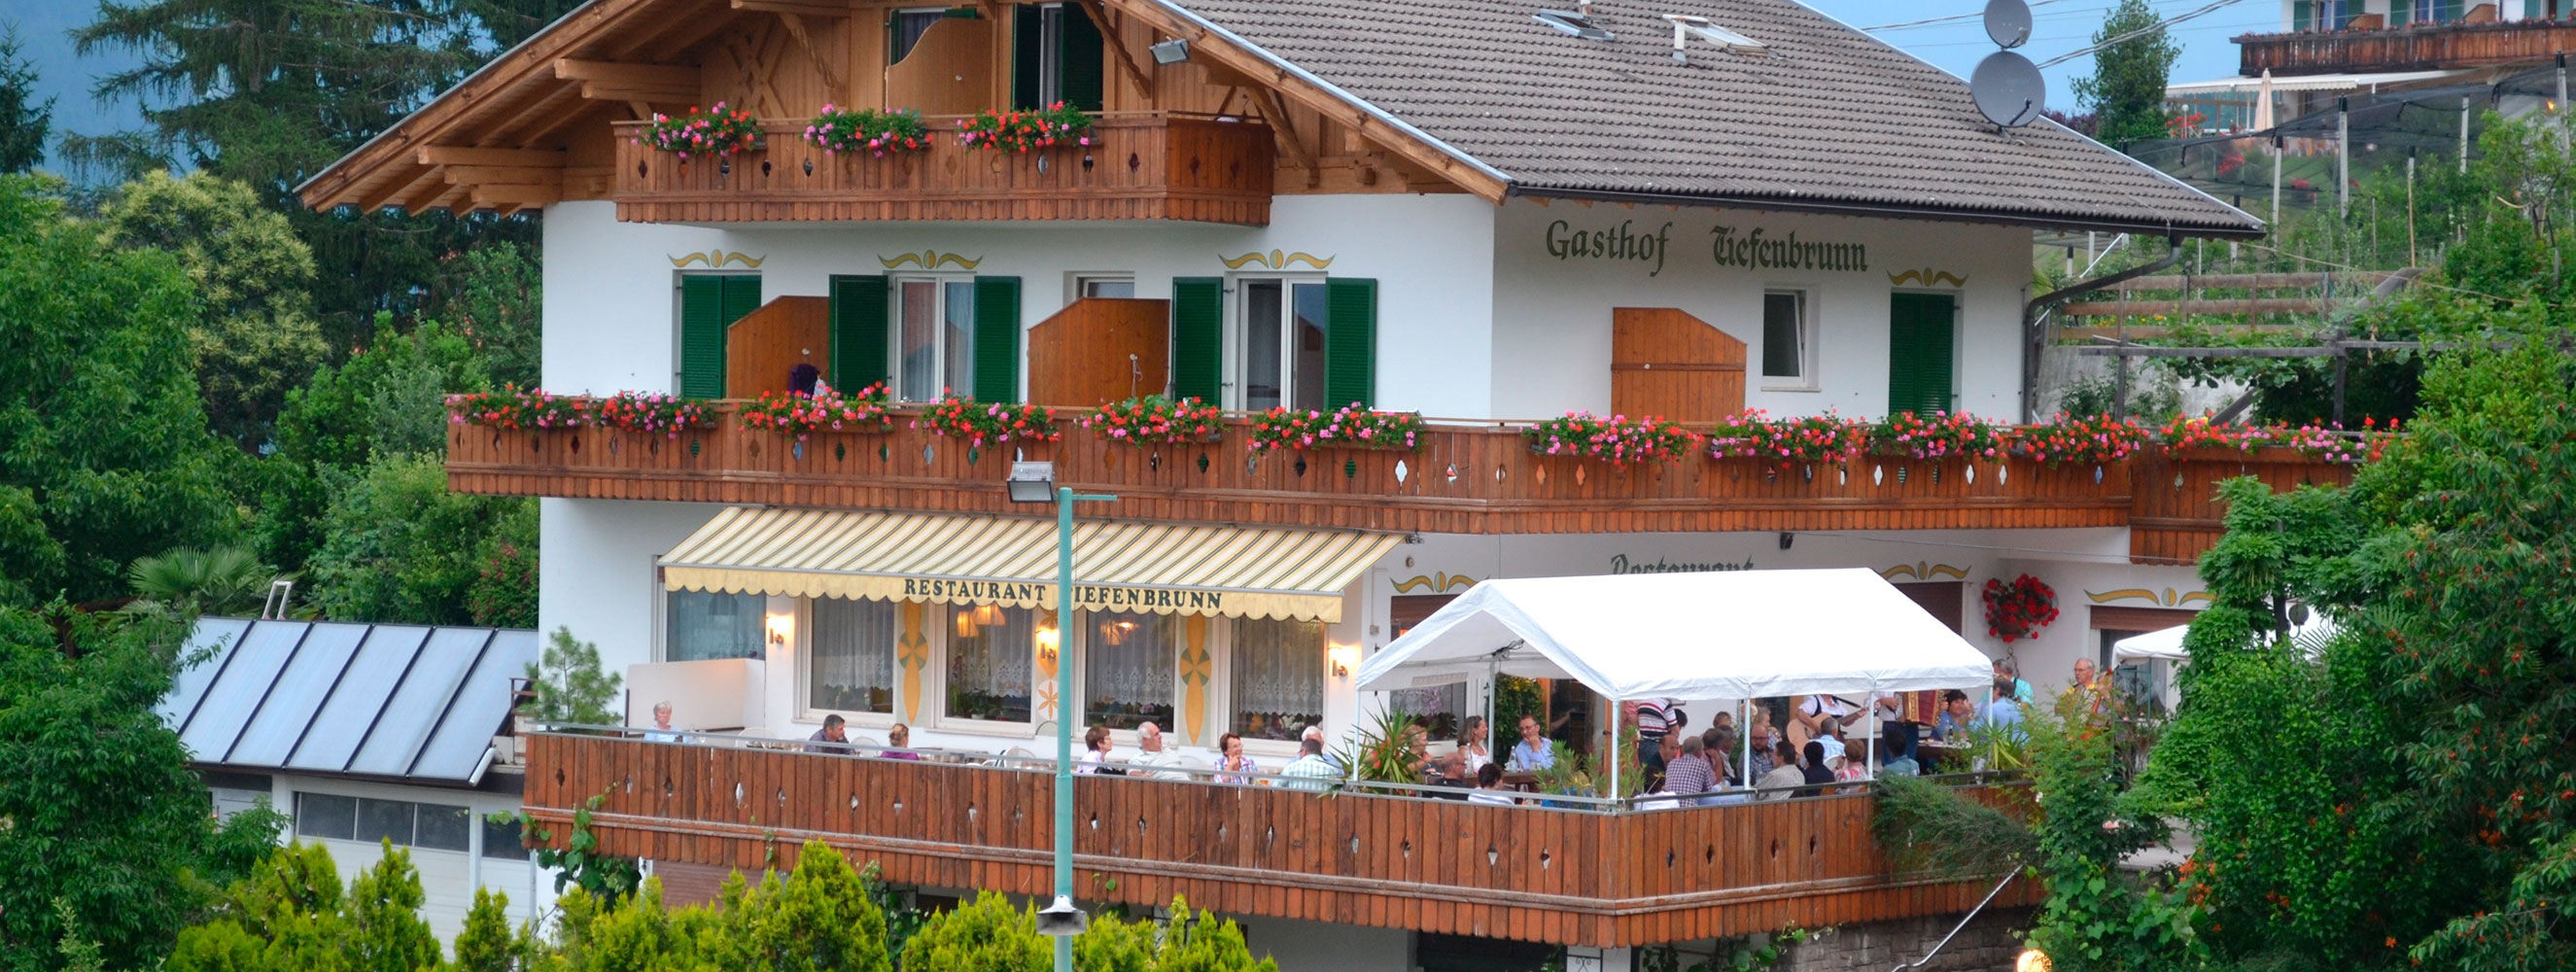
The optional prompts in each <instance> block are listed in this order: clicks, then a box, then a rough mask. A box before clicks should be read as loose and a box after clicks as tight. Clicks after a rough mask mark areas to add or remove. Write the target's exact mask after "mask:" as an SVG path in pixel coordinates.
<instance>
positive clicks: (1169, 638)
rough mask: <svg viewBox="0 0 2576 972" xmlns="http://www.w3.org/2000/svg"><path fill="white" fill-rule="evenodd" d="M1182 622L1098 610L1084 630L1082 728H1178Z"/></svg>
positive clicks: (1164, 616) (1088, 617) (1167, 617)
mask: <svg viewBox="0 0 2576 972" xmlns="http://www.w3.org/2000/svg"><path fill="white" fill-rule="evenodd" d="M1181 623H1182V622H1181V618H1180V617H1179V616H1178V615H1172V614H1154V613H1151V612H1145V613H1136V614H1130V613H1127V612H1124V611H1093V612H1089V613H1087V614H1086V615H1085V617H1084V619H1083V624H1082V627H1081V629H1080V630H1081V631H1082V634H1083V639H1084V641H1083V646H1082V647H1083V651H1082V656H1081V657H1082V668H1081V676H1082V678H1081V682H1082V723H1081V724H1082V725H1083V726H1084V727H1086V728H1088V727H1091V726H1107V727H1108V728H1110V729H1112V730H1118V731H1124V730H1131V729H1134V728H1136V727H1137V726H1139V725H1142V724H1144V723H1147V722H1151V723H1154V724H1156V725H1160V726H1170V725H1172V724H1173V721H1172V717H1173V715H1174V714H1175V712H1177V711H1178V710H1177V709H1176V708H1175V702H1176V700H1177V699H1178V698H1179V687H1180V667H1179V656H1180V642H1181V639H1180V629H1181Z"/></svg>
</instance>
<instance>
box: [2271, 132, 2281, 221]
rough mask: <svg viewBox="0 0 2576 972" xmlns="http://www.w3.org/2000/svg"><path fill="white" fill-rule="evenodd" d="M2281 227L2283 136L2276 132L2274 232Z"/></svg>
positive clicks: (2273, 153)
mask: <svg viewBox="0 0 2576 972" xmlns="http://www.w3.org/2000/svg"><path fill="white" fill-rule="evenodd" d="M2280 225H2281V135H2280V133H2279V132H2277V131H2275V132H2274V133H2273V134H2272V226H2273V229H2274V231H2275V232H2277V231H2278V230H2279V228H2280Z"/></svg>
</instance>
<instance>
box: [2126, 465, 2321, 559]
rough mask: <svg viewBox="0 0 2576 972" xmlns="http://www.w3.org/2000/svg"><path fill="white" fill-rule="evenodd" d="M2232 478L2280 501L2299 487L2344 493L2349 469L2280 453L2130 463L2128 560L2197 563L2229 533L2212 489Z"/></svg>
mask: <svg viewBox="0 0 2576 972" xmlns="http://www.w3.org/2000/svg"><path fill="white" fill-rule="evenodd" d="M2238 476H2252V477H2255V478H2256V479H2260V480H2262V481H2263V484H2264V485H2266V486H2270V487H2271V488H2272V491H2273V492H2275V493H2286V492H2289V491H2290V490H2293V489H2297V488H2299V487H2301V486H2343V485H2348V484H2350V483H2351V482H2352V467H2351V466H2347V465H2342V464H2339V463H2329V462H2321V461H2318V460H2317V459H2315V458H2313V457H2310V456H2307V455H2304V454H2301V453H2300V452H2299V451H2297V450H2295V449H2279V448H2266V449H2257V450H2254V451H2253V452H2251V453H2246V452H2237V451H2233V450H2226V449H2210V450H2203V451H2201V452H2199V453H2196V454H2192V455H2186V456H2180V457H2175V456H2167V455H2163V454H2160V453H2154V452H2150V453H2147V454H2143V455H2140V456H2138V457H2136V458H2133V459H2131V460H2130V462H2129V483H2130V493H2129V500H2130V508H2129V560H2130V561H2131V562H2133V563H2141V564H2193V563H2197V562H2199V560H2200V555H2201V554H2202V553H2204V552H2207V551H2208V550H2209V548H2210V545H2211V544H2214V543H2217V542H2218V538H2219V537H2220V536H2221V535H2223V534H2225V533H2226V532H2227V527H2226V524H2225V523H2223V522H2222V518H2223V517H2225V516H2226V514H2227V504H2225V503H2221V502H2219V501H2218V484H2219V483H2221V482H2225V481H2227V480H2229V479H2234V478H2236V477H2238Z"/></svg>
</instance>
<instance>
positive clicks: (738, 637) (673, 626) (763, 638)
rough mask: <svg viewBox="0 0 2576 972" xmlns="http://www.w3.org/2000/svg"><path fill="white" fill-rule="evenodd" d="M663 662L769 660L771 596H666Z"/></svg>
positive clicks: (685, 593) (691, 593) (701, 593)
mask: <svg viewBox="0 0 2576 972" xmlns="http://www.w3.org/2000/svg"><path fill="white" fill-rule="evenodd" d="M662 604H663V611H662V617H663V620H662V660H663V661H666V662H682V661H707V660H710V659H717V658H767V657H768V656H769V632H768V630H767V628H766V623H767V619H768V613H769V598H768V596H767V595H763V594H758V593H750V594H726V593H722V592H718V591H664V592H663V593H662Z"/></svg>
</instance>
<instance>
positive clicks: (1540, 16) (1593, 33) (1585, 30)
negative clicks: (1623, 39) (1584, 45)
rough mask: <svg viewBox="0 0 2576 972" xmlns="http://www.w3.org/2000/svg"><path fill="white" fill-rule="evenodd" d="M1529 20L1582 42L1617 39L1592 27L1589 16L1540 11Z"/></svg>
mask: <svg viewBox="0 0 2576 972" xmlns="http://www.w3.org/2000/svg"><path fill="white" fill-rule="evenodd" d="M1530 19H1532V20H1535V21H1538V22H1539V23H1542V24H1546V25H1548V26H1550V27H1554V28H1556V29H1558V30H1561V31H1564V32H1566V33H1568V34H1572V35H1574V36H1576V37H1580V38H1583V39H1584V40H1597V41H1606V40H1618V39H1619V38H1618V35H1616V34H1612V33H1611V32H1609V31H1606V30H1602V29H1601V28H1599V27H1595V26H1592V18H1591V16H1590V15H1589V14H1581V13H1569V12H1567V11H1563V10H1541V11H1539V12H1538V13H1537V14H1535V15H1533V16H1532V17H1531V18H1530Z"/></svg>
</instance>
